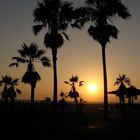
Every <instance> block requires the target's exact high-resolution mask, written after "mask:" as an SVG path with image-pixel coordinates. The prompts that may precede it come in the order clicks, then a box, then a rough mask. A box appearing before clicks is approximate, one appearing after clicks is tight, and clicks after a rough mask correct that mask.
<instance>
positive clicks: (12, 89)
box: [7, 77, 22, 107]
mask: <svg viewBox="0 0 140 140" xmlns="http://www.w3.org/2000/svg"><path fill="white" fill-rule="evenodd" d="M18 81H19V79H12V77H9V87H8V89H7V94H8V97H9V98H11V104H12V107H13V105H14V102H15V98H16V97H17V94H19V95H20V94H21V93H22V92H21V90H20V89H18V88H17V87H16V86H17V85H18Z"/></svg>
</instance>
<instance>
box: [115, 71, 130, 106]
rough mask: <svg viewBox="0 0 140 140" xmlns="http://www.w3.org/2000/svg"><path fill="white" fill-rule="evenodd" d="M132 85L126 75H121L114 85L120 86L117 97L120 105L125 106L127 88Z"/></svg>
mask: <svg viewBox="0 0 140 140" xmlns="http://www.w3.org/2000/svg"><path fill="white" fill-rule="evenodd" d="M130 84H131V81H130V79H129V78H128V77H126V75H125V74H122V75H119V77H117V78H116V81H115V83H114V85H117V86H119V90H118V94H117V96H119V98H120V104H122V103H123V105H124V104H125V94H126V86H129V85H130Z"/></svg>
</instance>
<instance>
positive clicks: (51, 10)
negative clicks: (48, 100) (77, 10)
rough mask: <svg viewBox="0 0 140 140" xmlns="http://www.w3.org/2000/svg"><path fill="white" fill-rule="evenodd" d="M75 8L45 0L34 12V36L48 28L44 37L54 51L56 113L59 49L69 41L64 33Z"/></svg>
mask: <svg viewBox="0 0 140 140" xmlns="http://www.w3.org/2000/svg"><path fill="white" fill-rule="evenodd" d="M72 12H73V7H72V3H69V2H63V1H61V0H43V1H42V3H41V2H38V3H37V7H36V8H35V9H34V10H33V16H34V22H35V23H36V25H34V26H33V31H34V34H35V35H37V34H38V33H39V32H40V31H41V30H42V29H43V28H47V33H46V34H45V37H44V44H45V46H46V48H50V49H51V50H52V59H53V73H54V88H53V90H54V91H53V107H54V112H57V63H56V60H57V49H58V48H60V47H61V46H62V45H63V43H64V39H63V36H62V35H64V36H65V38H66V39H67V40H69V37H68V35H67V34H66V33H65V32H64V31H66V29H68V27H69V26H68V25H69V24H70V22H71V20H72Z"/></svg>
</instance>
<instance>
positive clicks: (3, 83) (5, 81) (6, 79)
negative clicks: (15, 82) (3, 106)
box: [0, 75, 10, 103]
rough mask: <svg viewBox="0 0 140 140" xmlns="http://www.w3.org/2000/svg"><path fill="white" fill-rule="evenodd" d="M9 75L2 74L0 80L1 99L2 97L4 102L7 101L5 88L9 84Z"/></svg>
mask: <svg viewBox="0 0 140 140" xmlns="http://www.w3.org/2000/svg"><path fill="white" fill-rule="evenodd" d="M9 79H10V77H9V76H7V75H6V76H2V80H0V85H1V86H3V89H2V92H1V95H2V99H4V101H5V103H7V101H8V94H7V89H8V86H9V81H10V80H9Z"/></svg>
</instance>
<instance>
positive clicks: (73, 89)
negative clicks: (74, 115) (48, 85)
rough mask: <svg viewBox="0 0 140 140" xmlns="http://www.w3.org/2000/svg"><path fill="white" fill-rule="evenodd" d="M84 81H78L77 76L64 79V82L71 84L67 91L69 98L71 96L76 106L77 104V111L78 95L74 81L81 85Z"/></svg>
mask: <svg viewBox="0 0 140 140" xmlns="http://www.w3.org/2000/svg"><path fill="white" fill-rule="evenodd" d="M83 82H84V81H79V78H78V76H73V75H72V77H71V78H70V79H69V81H64V83H65V84H68V85H70V86H71V90H70V91H69V96H70V98H73V99H74V101H75V103H76V106H77V112H78V111H79V106H78V98H79V97H80V95H79V93H78V91H77V90H76V85H75V84H76V83H79V86H82V85H83Z"/></svg>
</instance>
